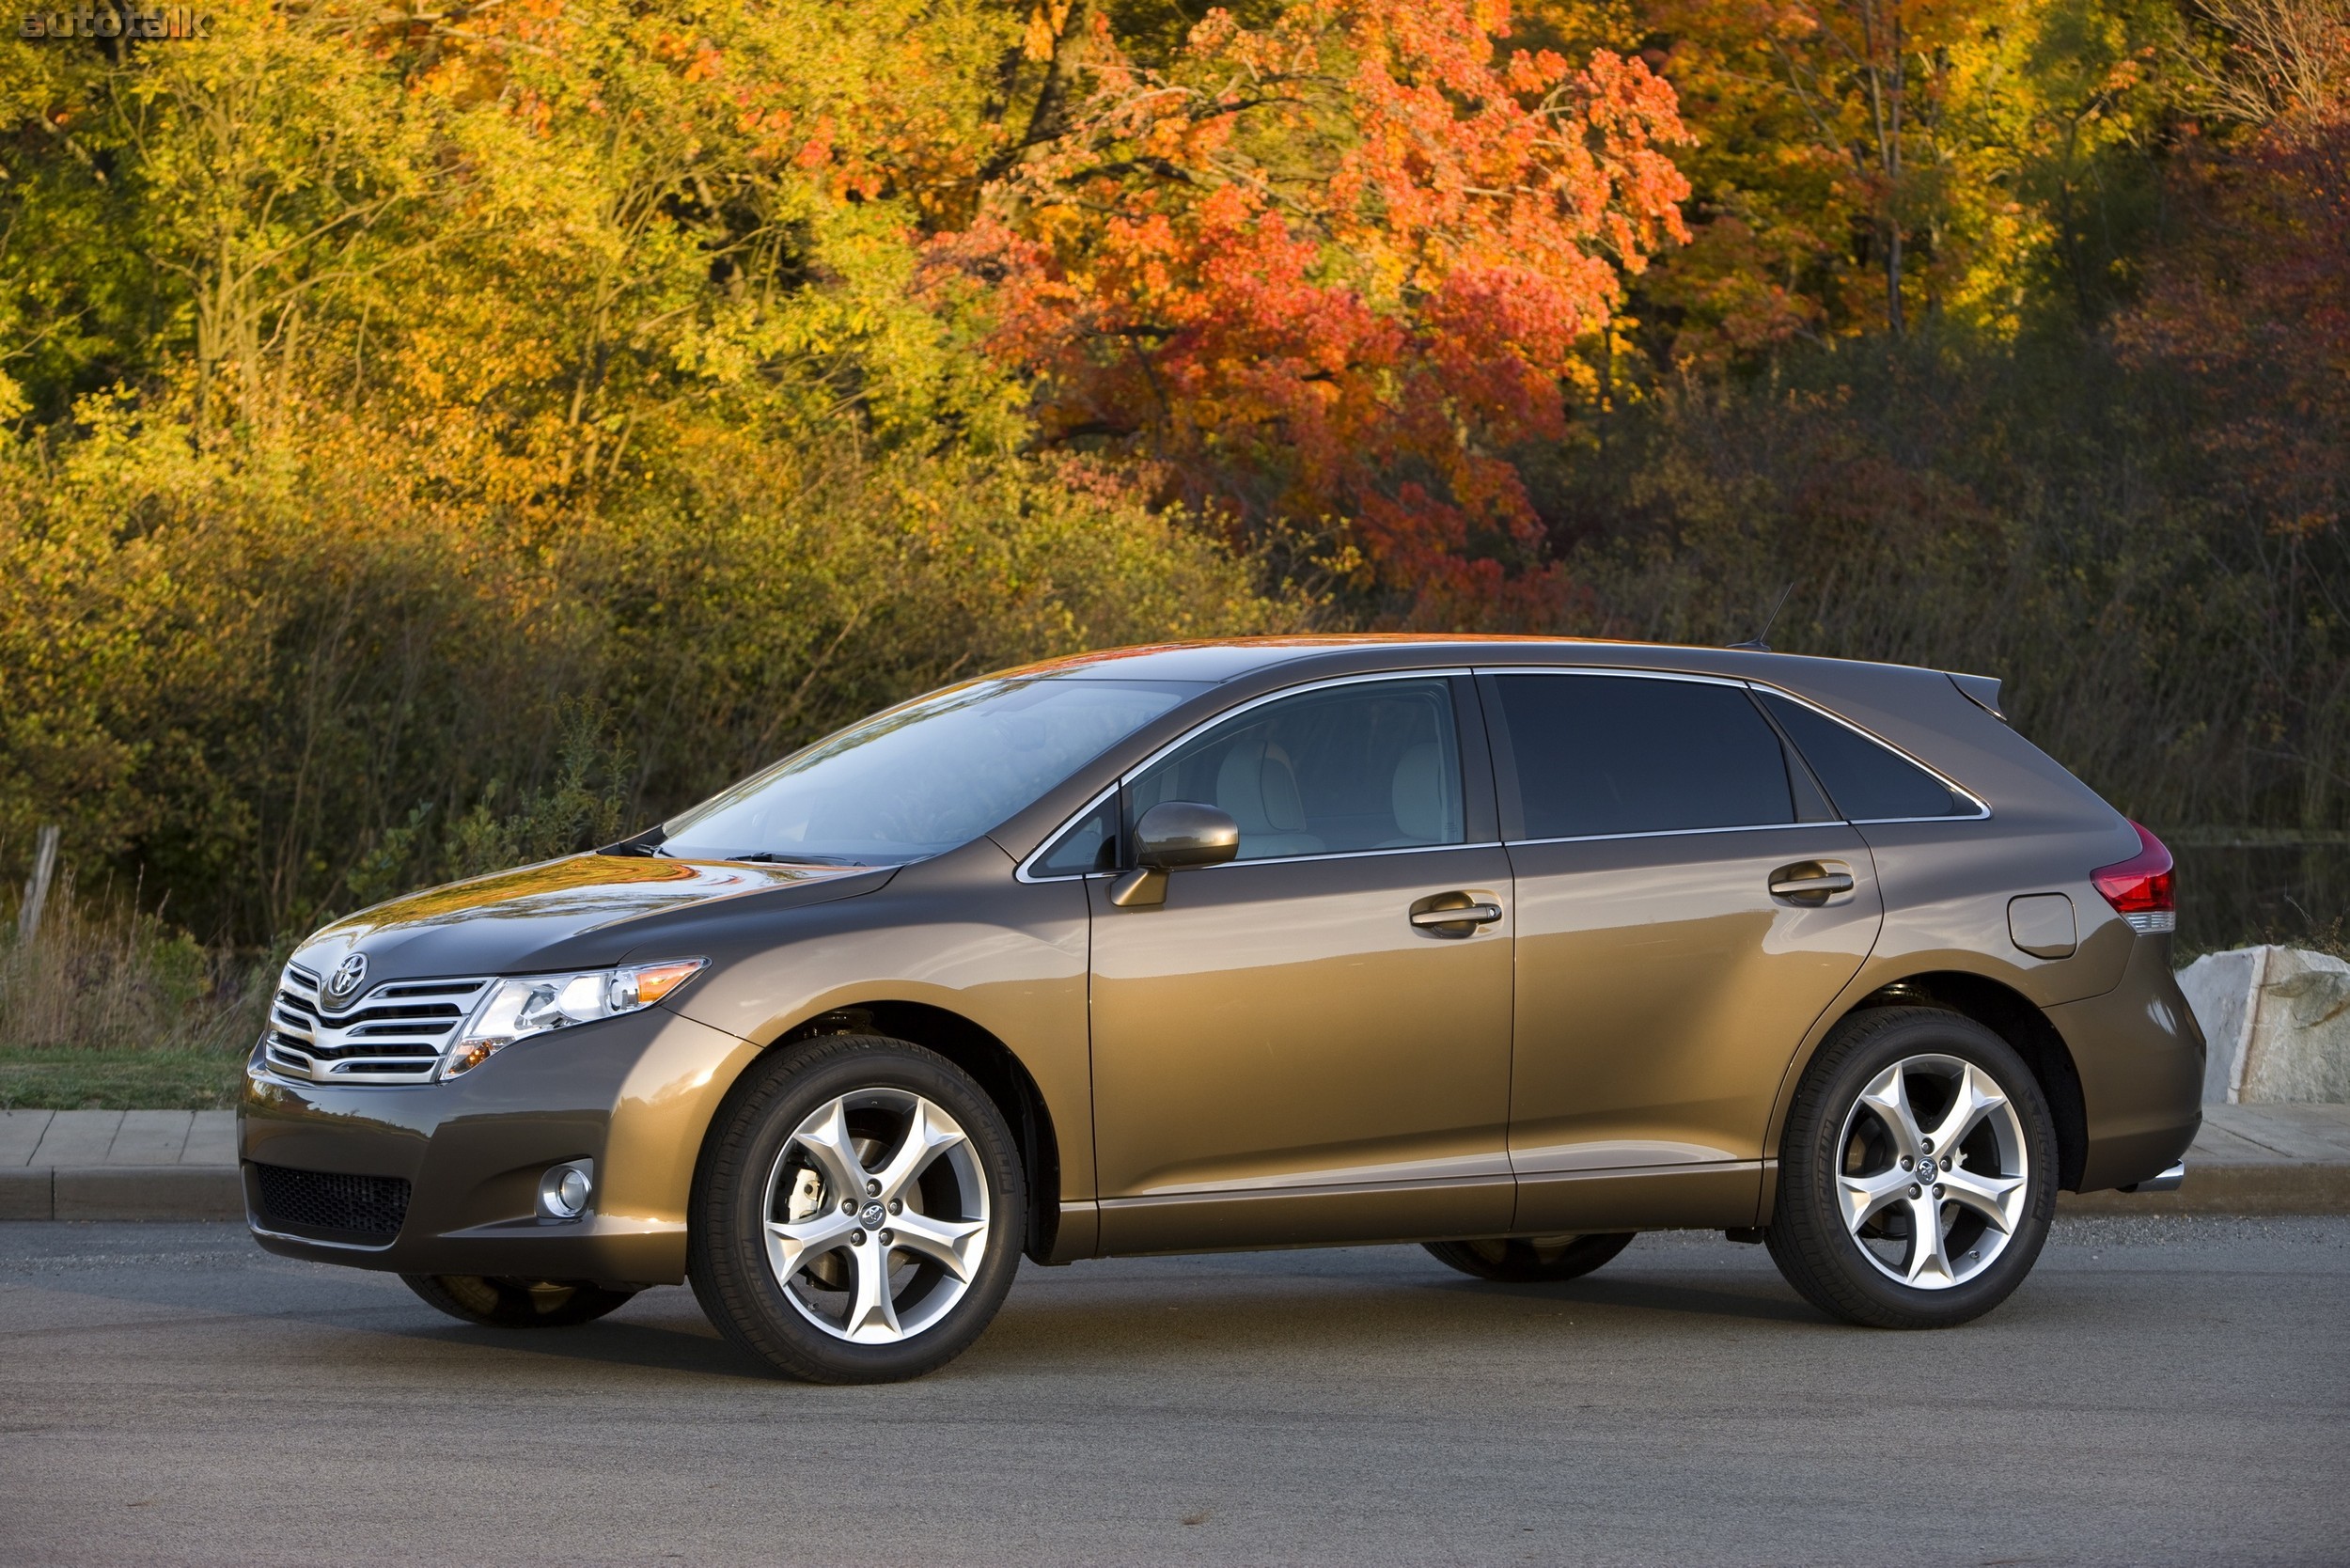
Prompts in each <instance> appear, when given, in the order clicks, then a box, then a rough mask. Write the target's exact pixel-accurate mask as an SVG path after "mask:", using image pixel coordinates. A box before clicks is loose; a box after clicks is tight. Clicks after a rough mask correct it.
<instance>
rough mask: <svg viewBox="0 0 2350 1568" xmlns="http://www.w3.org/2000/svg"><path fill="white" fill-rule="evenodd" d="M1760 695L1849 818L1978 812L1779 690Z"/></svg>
mask: <svg viewBox="0 0 2350 1568" xmlns="http://www.w3.org/2000/svg"><path fill="white" fill-rule="evenodd" d="M1762 697H1763V701H1764V702H1765V703H1766V704H1768V705H1769V707H1770V710H1771V716H1772V717H1773V718H1775V719H1777V720H1778V723H1779V728H1780V729H1784V730H1786V731H1787V734H1788V737H1789V738H1790V739H1791V740H1793V741H1794V743H1795V749H1796V750H1798V751H1800V752H1802V753H1803V760H1805V761H1807V762H1809V763H1810V764H1811V771H1812V773H1814V774H1815V775H1817V776H1818V777H1819V780H1820V783H1821V785H1822V786H1823V787H1824V788H1825V790H1826V791H1827V792H1828V797H1829V798H1830V799H1831V800H1833V801H1835V802H1836V808H1837V810H1839V811H1841V812H1842V813H1843V815H1844V816H1845V817H1846V818H1847V819H1848V820H1850V821H1852V822H1857V823H1863V822H1884V821H1887V820H1888V819H1891V818H1898V817H1971V816H1973V815H1974V814H1975V813H1976V811H1977V810H1978V809H1979V808H1978V807H1977V806H1976V805H1975V803H1974V802H1973V801H1971V800H1968V799H1967V798H1966V796H1964V795H1961V794H1959V793H1958V792H1956V791H1954V790H1952V789H1951V787H1950V786H1949V785H1947V784H1945V783H1943V782H1942V781H1941V780H1940V779H1938V778H1936V777H1935V776H1934V775H1932V774H1930V773H1928V772H1926V770H1925V769H1923V768H1921V767H1919V765H1918V764H1917V763H1915V762H1913V761H1911V760H1909V759H1908V758H1906V757H1904V756H1903V755H1901V754H1900V753H1899V752H1897V751H1894V750H1892V749H1891V748H1890V747H1888V746H1886V745H1881V744H1879V743H1878V742H1876V741H1872V740H1871V739H1870V738H1869V737H1868V736H1866V735H1863V734H1861V733H1860V732H1859V731H1858V730H1857V729H1852V728H1851V727H1850V726H1848V725H1843V724H1840V723H1838V722H1837V721H1836V720H1834V719H1832V718H1830V717H1828V716H1827V715H1826V714H1825V713H1821V712H1820V711H1819V710H1817V709H1815V708H1807V707H1805V706H1804V705H1803V704H1802V703H1800V702H1796V701H1794V700H1792V699H1790V698H1784V697H1780V696H1779V695H1778V694H1777V693H1776V692H1764V693H1763V694H1762Z"/></svg>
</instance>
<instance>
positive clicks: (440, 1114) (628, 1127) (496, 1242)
mask: <svg viewBox="0 0 2350 1568" xmlns="http://www.w3.org/2000/svg"><path fill="white" fill-rule="evenodd" d="M755 1054H756V1048H755V1047H753V1046H751V1045H750V1044H748V1043H745V1042H744V1041H741V1040H738V1039H736V1038H735V1037H734V1036H732V1035H730V1034H727V1033H724V1032H723V1031H721V1030H718V1029H714V1028H712V1027H709V1026H708V1025H705V1024H697V1023H696V1022H694V1021H693V1020H691V1019H689V1018H683V1017H680V1016H679V1015H677V1014H676V1013H673V1012H670V1011H666V1009H663V1008H652V1009H649V1010H647V1011H644V1012H640V1013H630V1014H627V1015H625V1016H623V1017H619V1018H608V1019H604V1020H603V1021H601V1022H599V1023H594V1024H585V1025H581V1026H579V1027H576V1028H571V1029H564V1030H561V1031H559V1032H557V1033H555V1034H551V1035H544V1036H540V1037H539V1038H537V1039H533V1040H525V1041H522V1042H520V1043H516V1044H513V1045H509V1046H508V1047H507V1048H506V1049H505V1050H503V1051H500V1052H499V1053H498V1054H497V1055H495V1056H493V1057H492V1058H490V1059H489V1060H488V1061H486V1062H484V1063H482V1064H481V1065H480V1066H479V1067H477V1068H475V1069H474V1070H473V1071H472V1072H470V1073H468V1074H464V1075H463V1076H462V1077H461V1078H458V1079H456V1080H454V1081H453V1082H449V1083H440V1084H418V1085H398V1086H384V1087H367V1086H358V1085H327V1084H311V1083H301V1082H296V1081H293V1080H290V1079H286V1078H280V1077H278V1076H276V1075H275V1074H272V1073H270V1072H269V1071H268V1070H267V1069H266V1068H265V1067H264V1066H263V1065H262V1063H261V1058H260V1053H259V1052H258V1049H257V1050H256V1052H255V1054H254V1057H253V1059H252V1060H250V1061H248V1062H247V1063H246V1066H245V1087H244V1098H243V1105H242V1106H241V1107H240V1109H239V1111H238V1117H237V1141H238V1152H239V1158H240V1159H241V1160H242V1161H243V1165H244V1178H245V1212H246V1219H247V1223H248V1224H249V1225H250V1226H251V1227H252V1230H253V1234H254V1237H255V1239H256V1240H258V1242H259V1243H260V1244H261V1245H262V1246H263V1247H267V1248H268V1249H269V1250H271V1251H273V1252H279V1253H284V1254H286V1255H287V1256H290V1257H297V1258H310V1259H314V1260H317V1261H318V1262H332V1263H342V1264H346V1265H350V1266H353V1267H358V1268H375V1269H387V1270H393V1271H397V1272H399V1273H402V1274H488V1275H511V1276H519V1277H522V1278H534V1279H592V1280H596V1281H599V1282H602V1283H605V1284H612V1285H647V1284H673V1283H676V1282H677V1281H679V1280H682V1278H684V1277H685V1227H686V1208H687V1204H688V1202H689V1200H690V1199H691V1195H692V1190H693V1179H694V1162H695V1160H696V1158H697V1155H698V1153H699V1152H700V1149H701V1142H702V1135H703V1133H704V1132H705V1130H706V1129H707V1128H708V1126H709V1124H710V1120H711V1117H712V1115H713V1114H714V1112H715V1111H716V1108H717V1104H718V1101H719V1100H720V1099H721V1098H722V1097H723V1096H724V1094H725V1092H726V1090H727V1088H728V1087H729V1085H731V1084H732V1083H733V1081H734V1079H735V1076H736V1074H738V1073H739V1072H740V1071H741V1069H742V1067H743V1065H744V1063H745V1062H747V1061H748V1060H749V1059H750V1058H751V1057H752V1056H753V1055H755ZM579 1159H587V1160H593V1161H594V1162H595V1170H596V1185H595V1191H594V1193H593V1195H592V1197H591V1199H590V1200H589V1205H588V1208H587V1212H586V1213H585V1214H584V1215H581V1216H580V1217H579V1218H577V1219H575V1220H569V1221H562V1222H555V1221H548V1220H543V1219H541V1218H540V1215H539V1213H538V1190H539V1178H540V1175H542V1174H543V1173H544V1172H545V1170H546V1168H548V1167H549V1166H552V1165H557V1164H561V1163H563V1162H565V1161H569V1160H579ZM256 1166H272V1167H276V1168H280V1169H283V1170H289V1171H294V1172H303V1173H313V1174H316V1175H323V1176H356V1177H373V1178H388V1179H390V1185H392V1186H396V1185H397V1184H398V1183H400V1182H405V1183H406V1184H407V1189H406V1205H405V1210H404V1213H402V1214H400V1215H399V1218H398V1222H397V1223H398V1229H397V1231H391V1232H389V1233H363V1232H359V1231H352V1230H348V1229H344V1228H340V1227H329V1226H324V1225H321V1224H318V1223H315V1222H314V1221H315V1216H314V1215H288V1214H285V1213H280V1212H279V1211H278V1210H276V1209H273V1207H272V1203H271V1199H270V1196H269V1194H268V1193H267V1192H265V1191H264V1189H263V1184H262V1182H261V1180H260V1176H259V1173H258V1172H257V1171H256V1169H255V1167H256ZM274 1181H275V1183H276V1185H277V1190H278V1191H279V1193H280V1194H281V1198H280V1201H281V1202H282V1201H283V1200H282V1194H283V1192H284V1190H285V1186H286V1179H284V1178H274ZM379 1185H383V1184H379ZM287 1206H288V1207H291V1205H287ZM305 1218H308V1219H310V1220H312V1221H313V1222H310V1223H305Z"/></svg>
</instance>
